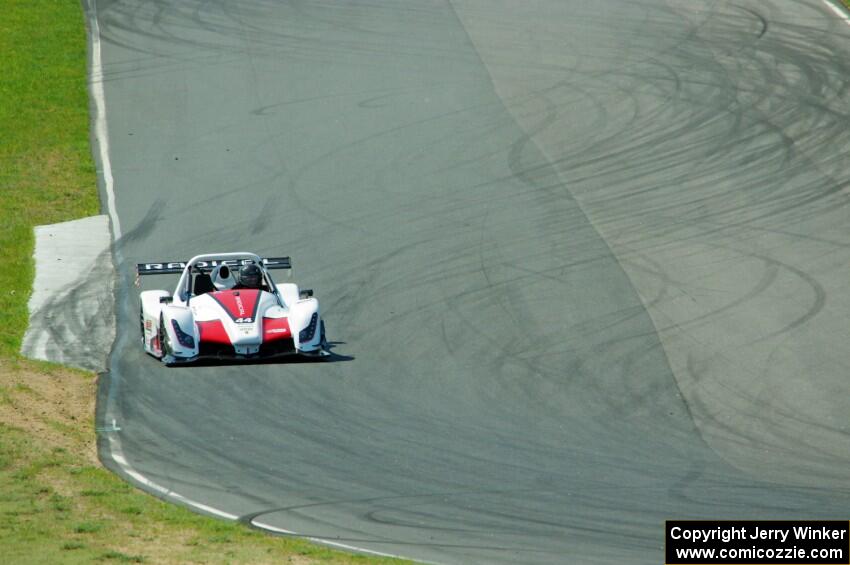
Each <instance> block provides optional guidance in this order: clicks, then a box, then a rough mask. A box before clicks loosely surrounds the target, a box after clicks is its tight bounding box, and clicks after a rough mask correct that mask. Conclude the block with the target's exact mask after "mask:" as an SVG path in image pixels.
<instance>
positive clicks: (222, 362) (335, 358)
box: [170, 341, 355, 369]
mask: <svg viewBox="0 0 850 565" xmlns="http://www.w3.org/2000/svg"><path fill="white" fill-rule="evenodd" d="M345 343H346V342H344V341H329V342H328V344H327V351H328V352H329V353H330V355H327V356H324V357H307V356H304V355H288V356H283V357H274V358H267V359H199V360H197V361H194V362H192V363H177V364H174V365H170V368H172V369H179V368H190V367H222V366H230V365H300V364H304V363H307V364H311V363H317V364H318V363H321V364H324V363H341V362H345V361H354V359H355V357H354V356H352V355H342V354H340V353H335V352H334V351H333V349H334V347H336V346H338V345H345Z"/></svg>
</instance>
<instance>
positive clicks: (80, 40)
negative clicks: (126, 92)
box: [0, 0, 398, 564]
mask: <svg viewBox="0 0 850 565" xmlns="http://www.w3.org/2000/svg"><path fill="white" fill-rule="evenodd" d="M0 14H2V17H0V54H2V55H0V556H1V557H0V561H2V562H3V563H21V564H28V563H32V564H36V563H38V564H41V563H93V562H94V563H191V562H201V563H285V562H291V561H293V560H295V562H297V563H341V564H348V563H370V564H372V563H390V562H392V563H398V561H396V560H388V559H375V558H365V557H361V556H352V555H348V554H344V553H339V552H335V551H331V550H329V549H325V548H322V547H320V546H316V545H314V544H310V543H307V542H305V541H302V540H297V539H288V538H276V537H272V536H269V535H266V534H262V533H258V532H257V531H254V530H251V529H249V528H247V527H245V526H242V525H240V524H236V523H230V522H222V521H219V520H214V519H210V518H206V517H203V516H200V515H197V514H194V513H192V512H190V511H188V510H186V509H185V508H182V507H178V506H175V505H172V504H167V503H165V502H163V501H161V500H159V499H157V498H154V497H152V496H149V495H147V494H145V493H142V492H140V491H138V490H136V489H134V488H132V487H130V486H129V485H128V484H127V483H125V482H123V481H122V480H121V479H119V478H118V477H116V476H115V475H113V474H112V473H110V472H108V471H106V470H105V469H103V468H101V467H100V466H99V465H97V464H95V463H93V460H92V459H91V457H87V456H86V455H85V452H86V451H87V450H88V451H90V450H91V449H92V446H93V445H94V441H95V436H94V421H93V420H94V418H93V414H92V412H93V410H92V406H93V397H94V392H95V387H96V385H95V383H94V375H92V374H91V373H84V372H82V371H75V370H67V369H63V368H61V367H59V366H57V365H53V364H50V363H42V362H34V361H27V360H24V359H22V358H21V357H20V356H19V354H18V351H19V349H20V344H21V339H22V337H23V333H24V330H25V329H26V326H27V321H28V312H27V300H28V297H29V293H30V289H31V285H32V279H33V264H32V259H31V257H32V252H33V244H34V239H33V227H34V226H36V225H41V224H50V223H56V222H61V221H66V220H70V219H75V218H80V217H85V216H89V215H92V214H96V213H98V211H99V203H98V198H97V191H96V176H95V169H94V166H93V161H92V157H91V148H90V146H89V116H88V107H89V106H88V104H89V101H88V92H87V86H86V34H85V27H84V20H83V14H82V9H81V6H80V1H79V0H0ZM58 383H61V384H63V385H65V386H68V387H70V388H65V389H63V388H62V387H61V386H59V384H58ZM74 391H76V394H77V397H78V398H77V401H76V404H75V403H74V402H71V400H70V399H69V397H70V396H73V394H72V393H73V392H74ZM80 398H82V399H83V400H82V401H81V400H80Z"/></svg>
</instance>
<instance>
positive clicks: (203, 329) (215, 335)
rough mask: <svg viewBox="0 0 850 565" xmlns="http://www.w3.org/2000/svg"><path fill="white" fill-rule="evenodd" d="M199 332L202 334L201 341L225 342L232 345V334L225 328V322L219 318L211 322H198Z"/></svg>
mask: <svg viewBox="0 0 850 565" xmlns="http://www.w3.org/2000/svg"><path fill="white" fill-rule="evenodd" d="M197 324H198V333H200V334H201V341H202V342H206V343H223V344H225V345H230V336H229V335H227V331H226V330H225V329H224V324H222V323H221V322H220V321H218V320H212V321H209V322H197Z"/></svg>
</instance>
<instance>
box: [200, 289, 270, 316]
mask: <svg viewBox="0 0 850 565" xmlns="http://www.w3.org/2000/svg"><path fill="white" fill-rule="evenodd" d="M260 292H261V291H260V290H257V289H253V288H246V289H241V290H220V291H218V292H211V293H210V294H209V295H210V296H212V297H213V298H214V299H215V301H216V302H218V303H219V304H221V307H222V308H224V309H225V311H226V312H227V313H228V314H230V317H231V318H233V319H234V320H237V319H239V318H243V319H244V318H250V319H251V321H252V322H253V321H254V315H255V314H256V311H257V302H258V301H259V300H260Z"/></svg>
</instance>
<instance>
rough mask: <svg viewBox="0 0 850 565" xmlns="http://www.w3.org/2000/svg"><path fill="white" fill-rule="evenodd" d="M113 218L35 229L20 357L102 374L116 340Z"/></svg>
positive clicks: (79, 221)
mask: <svg viewBox="0 0 850 565" xmlns="http://www.w3.org/2000/svg"><path fill="white" fill-rule="evenodd" d="M111 241H112V235H111V233H110V231H109V217H108V216H106V215H101V216H92V217H89V218H83V219H81V220H74V221H70V222H63V223H61V224H52V225H47V226H37V227H36V228H35V254H34V259H35V281H34V282H33V292H32V296H31V297H30V300H29V303H28V306H29V311H30V323H29V327H28V328H27V332H26V334H25V335H24V341H23V344H22V346H21V353H22V354H23V355H25V356H27V357H31V358H33V359H42V360H45V361H54V362H57V363H64V364H66V365H71V366H74V367H80V368H83V369H89V370H93V371H102V370H104V369H105V368H106V360H107V356H108V355H109V350H110V348H111V347H112V342H113V340H114V339H115V305H114V297H113V293H112V290H113V286H114V281H115V269H114V267H113V265H112V256H111V254H110V244H111Z"/></svg>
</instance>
